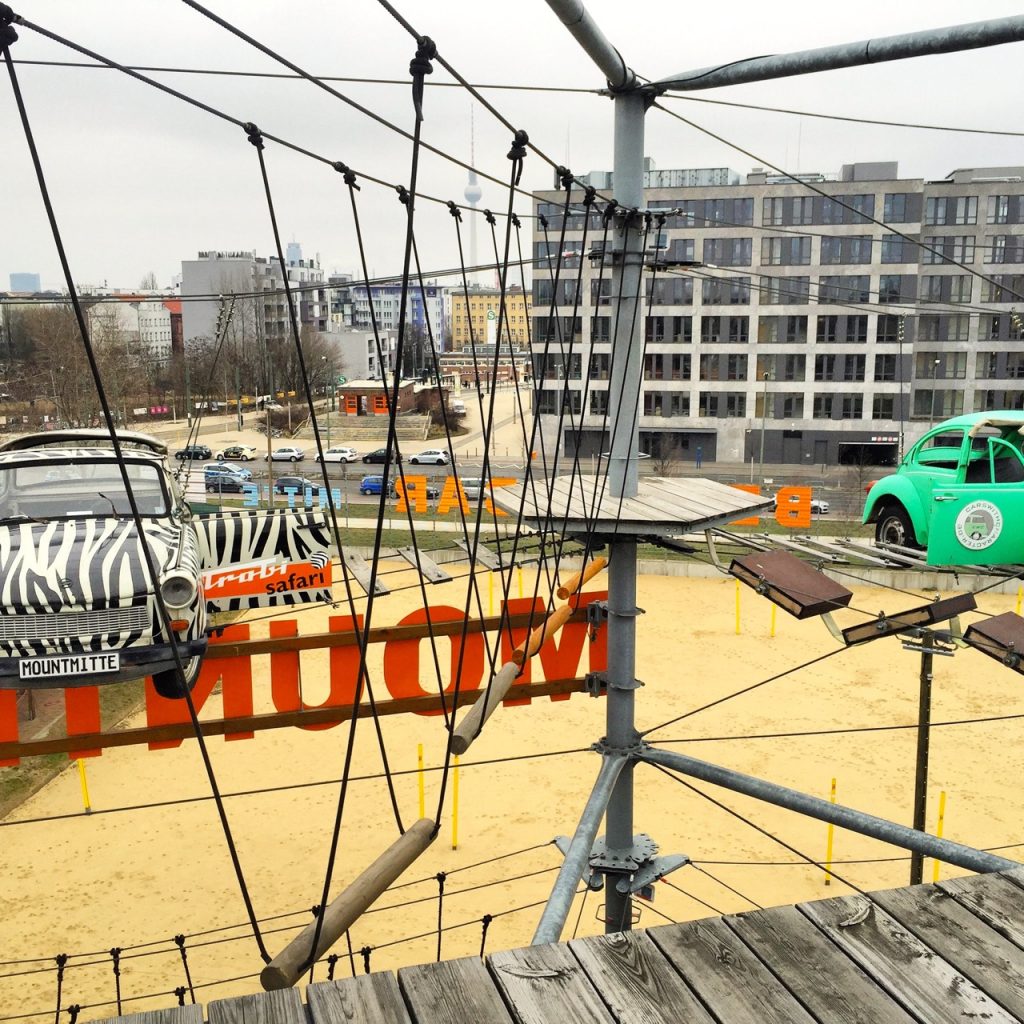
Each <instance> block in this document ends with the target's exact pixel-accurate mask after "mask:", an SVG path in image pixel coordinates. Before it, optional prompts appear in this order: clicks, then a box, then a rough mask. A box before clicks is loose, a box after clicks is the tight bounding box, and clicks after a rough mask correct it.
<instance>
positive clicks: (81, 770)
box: [78, 758, 92, 814]
mask: <svg viewBox="0 0 1024 1024" xmlns="http://www.w3.org/2000/svg"><path fill="white" fill-rule="evenodd" d="M78 781H79V782H80V783H81V784H82V805H83V806H84V807H85V813H86V814H92V804H91V803H90V802H89V783H88V781H87V780H86V778H85V761H83V760H82V758H78Z"/></svg>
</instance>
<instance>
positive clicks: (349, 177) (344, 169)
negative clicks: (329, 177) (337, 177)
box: [331, 160, 362, 192]
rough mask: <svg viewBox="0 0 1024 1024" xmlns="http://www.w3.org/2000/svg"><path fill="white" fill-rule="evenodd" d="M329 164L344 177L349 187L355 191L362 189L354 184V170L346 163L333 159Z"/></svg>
mask: <svg viewBox="0 0 1024 1024" xmlns="http://www.w3.org/2000/svg"><path fill="white" fill-rule="evenodd" d="M331 166H332V167H333V168H334V169H335V170H336V171H337V172H338V173H339V174H341V175H343V176H344V178H345V184H346V185H348V186H349V187H350V188H354V189H355V190H356V191H357V192H361V191H362V189H361V187H360V186H359V185H357V184H356V172H355V171H353V170H352V168H351V167H349V165H348V164H344V163H342V162H341V161H340V160H335V161H334V163H333V164H331Z"/></svg>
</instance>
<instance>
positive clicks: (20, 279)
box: [11, 274, 42, 292]
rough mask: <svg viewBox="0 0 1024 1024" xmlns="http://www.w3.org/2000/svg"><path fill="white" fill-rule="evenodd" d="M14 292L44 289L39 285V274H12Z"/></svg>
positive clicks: (12, 289)
mask: <svg viewBox="0 0 1024 1024" xmlns="http://www.w3.org/2000/svg"><path fill="white" fill-rule="evenodd" d="M11 291H12V292H38V291H42V288H41V287H40V285H39V275H38V274H11Z"/></svg>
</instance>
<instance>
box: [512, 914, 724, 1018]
mask: <svg viewBox="0 0 1024 1024" xmlns="http://www.w3.org/2000/svg"><path fill="white" fill-rule="evenodd" d="M569 949H570V950H571V951H572V953H573V955H574V956H575V957H576V959H577V960H579V962H580V963H581V964H582V966H583V969H584V970H585V971H586V972H587V976H588V977H589V978H590V981H591V984H593V986H594V988H596V989H597V990H598V992H599V993H600V994H601V998H602V999H603V1000H604V1001H605V1003H607V1004H608V1007H609V1008H610V1009H611V1011H612V1015H613V1016H614V1018H615V1020H616V1021H617V1022H618V1024H661V1022H664V1024H713V1021H712V1019H711V1017H710V1016H709V1014H708V1012H707V1011H706V1010H705V1009H704V1007H703V1006H701V1004H700V1002H699V1001H698V1000H697V997H696V996H695V995H694V994H693V993H692V992H691V991H690V989H689V988H688V987H687V985H686V982H684V981H683V979H682V978H680V977H679V974H678V973H677V972H676V970H675V969H674V968H673V967H672V965H671V964H670V963H669V962H668V960H666V959H665V955H664V954H663V953H662V952H661V950H660V949H658V947H657V946H656V945H655V944H654V943H653V942H652V941H651V939H650V938H649V937H648V935H647V934H646V933H645V932H618V933H614V934H611V935H597V936H593V937H591V938H587V939H575V940H573V941H572V942H570V943H569ZM492 959H493V958H492Z"/></svg>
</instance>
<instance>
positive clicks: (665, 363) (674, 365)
mask: <svg viewBox="0 0 1024 1024" xmlns="http://www.w3.org/2000/svg"><path fill="white" fill-rule="evenodd" d="M689 379H690V355H689V354H688V353H687V354H686V355H672V354H669V353H664V354H663V353H660V352H650V353H648V354H647V355H645V356H644V380H689Z"/></svg>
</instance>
